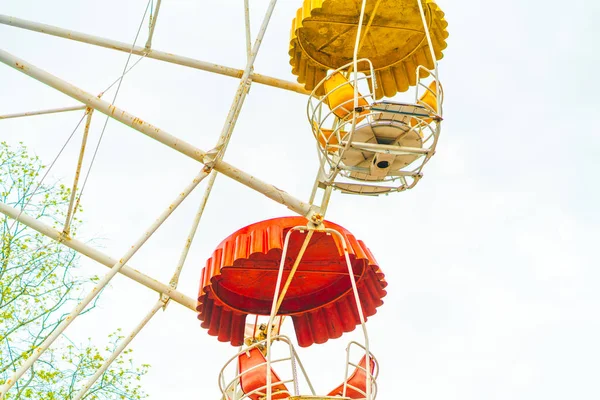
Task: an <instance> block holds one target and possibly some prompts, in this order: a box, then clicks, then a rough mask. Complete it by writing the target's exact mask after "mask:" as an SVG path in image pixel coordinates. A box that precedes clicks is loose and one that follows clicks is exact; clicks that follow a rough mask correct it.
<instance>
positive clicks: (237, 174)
mask: <svg viewBox="0 0 600 400" xmlns="http://www.w3.org/2000/svg"><path fill="white" fill-rule="evenodd" d="M276 3H277V0H271V2H270V4H269V7H268V9H267V12H266V14H265V17H264V20H263V24H262V25H261V28H260V30H259V33H258V35H257V38H256V40H255V43H254V46H253V47H252V48H250V47H249V45H248V62H247V65H246V68H245V69H244V70H243V71H240V70H234V69H231V68H227V67H222V66H218V65H215V64H210V63H204V62H201V61H198V60H192V59H188V58H185V57H181V56H175V55H172V54H168V53H163V52H158V51H154V50H152V49H151V42H152V36H153V33H154V28H155V25H156V18H157V16H158V11H159V9H160V0H159V1H158V2H157V4H156V8H155V12H154V18H153V20H152V21H151V25H150V32H149V36H148V40H147V42H146V47H145V48H144V49H142V48H138V47H135V46H133V47H132V46H129V45H127V44H124V43H119V42H115V41H110V40H107V39H102V38H98V37H93V36H91V35H86V34H82V33H79V32H72V31H68V30H64V29H61V28H57V27H52V26H49V25H44V24H38V23H35V22H31V21H25V20H20V19H18V18H13V17H7V16H0V23H3V24H8V25H13V26H18V27H22V28H24V29H30V30H34V31H38V32H43V33H48V34H52V35H55V36H60V37H65V38H69V39H73V40H79V41H82V42H86V43H90V44H95V45H99V46H104V47H110V48H113V49H116V50H121V51H127V52H130V53H132V54H139V55H143V56H145V57H149V58H156V59H162V60H164V61H168V62H174V63H178V64H182V65H186V66H191V67H193V68H198V69H205V70H208V71H210V72H215V73H220V74H224V75H229V76H234V77H241V80H240V85H239V87H238V91H237V93H236V96H235V97H234V99H233V103H232V106H231V109H230V111H229V115H228V116H227V119H226V121H225V125H224V127H223V130H222V132H221V135H220V137H219V141H218V143H217V147H216V148H215V150H213V151H211V152H209V153H206V152H204V151H202V150H200V149H197V148H195V147H194V146H192V145H190V144H188V143H185V142H183V141H181V140H179V139H178V138H176V137H174V136H172V135H170V134H168V133H166V132H164V131H162V130H160V129H159V128H156V127H154V126H152V125H150V124H148V123H145V122H144V121H142V120H141V119H139V118H137V117H135V116H133V115H131V114H129V113H127V112H125V111H123V110H119V109H117V108H116V107H115V106H114V105H111V104H109V103H107V102H105V101H104V100H102V99H100V96H93V95H92V94H90V93H87V92H85V91H83V90H81V89H79V88H77V87H75V86H73V85H71V84H69V83H67V82H66V81H63V80H61V79H59V78H56V77H54V76H52V75H51V74H49V73H47V72H46V71H44V70H42V69H40V68H37V67H35V66H33V65H31V64H29V63H27V62H26V61H24V60H21V59H18V58H17V57H15V56H13V55H11V54H9V53H7V52H5V51H2V50H0V61H2V62H3V63H5V64H7V65H9V66H12V67H13V68H15V69H16V70H18V71H21V72H24V73H26V74H27V75H29V76H31V77H34V78H35V79H37V80H39V81H41V82H44V83H46V84H49V85H50V86H52V87H54V88H55V89H57V90H59V91H62V92H63V93H65V94H68V95H69V96H71V97H73V98H75V99H77V100H79V101H81V102H82V103H84V104H85V106H76V107H66V108H60V109H50V110H42V111H35V112H29V113H20V114H11V115H5V116H2V119H6V118H16V117H22V116H30V115H41V114H50V113H57V112H66V111H74V110H78V109H84V108H87V111H86V113H87V115H88V120H87V123H86V129H85V132H84V138H83V142H82V149H81V151H80V155H79V160H78V163H77V168H76V177H75V181H74V184H73V195H72V198H71V201H70V206H69V212H68V217H67V220H66V221H65V227H64V230H63V232H58V231H56V230H54V229H52V228H50V227H48V226H46V225H45V224H43V223H41V222H39V221H35V220H34V219H32V218H31V217H29V216H27V215H24V214H22V213H20V212H17V210H14V209H12V208H11V207H9V206H7V205H6V204H0V211H2V212H3V213H5V214H6V215H8V216H10V217H12V218H15V219H16V220H19V221H20V222H22V223H25V224H26V225H28V226H30V227H32V228H34V229H36V230H38V231H39V232H41V233H43V234H46V235H47V236H49V237H51V238H53V239H55V240H59V241H61V242H63V243H65V244H66V245H68V246H69V247H71V248H73V249H75V250H77V251H80V252H82V254H86V255H89V256H91V257H92V258H94V259H96V260H98V261H100V262H102V263H104V264H105V265H112V268H111V270H110V271H109V273H107V274H106V275H105V276H104V277H103V278H102V279H101V280H100V281H99V282H98V284H97V285H96V287H94V289H93V290H92V292H90V293H89V294H88V295H87V296H86V297H85V298H84V300H83V301H82V302H81V303H80V304H78V305H77V307H76V308H75V309H74V310H73V311H72V312H71V314H70V315H69V316H68V317H67V318H66V319H65V320H64V321H63V323H62V324H61V325H59V327H58V328H57V329H56V330H55V331H54V332H53V333H52V335H50V336H49V337H48V338H47V339H46V341H45V342H44V343H43V344H42V345H41V346H40V347H39V348H38V349H36V351H34V352H33V354H32V355H31V356H30V357H29V359H27V360H26V362H25V363H24V364H23V365H22V366H21V367H20V368H19V370H17V372H16V373H15V374H14V375H13V376H12V377H11V379H9V380H8V381H7V382H6V383H5V384H4V385H3V386H2V387H1V388H0V398H3V397H4V395H5V394H6V393H7V392H8V390H10V388H11V387H12V386H13V385H14V384H15V383H16V381H17V380H18V379H19V378H20V377H21V376H22V375H23V374H24V373H25V372H27V370H28V369H29V368H30V367H31V366H32V365H33V363H35V361H36V360H37V359H38V358H39V357H40V356H41V354H42V353H43V352H44V351H45V350H46V349H47V348H48V347H49V346H50V345H51V344H52V343H53V342H54V341H55V340H56V339H57V338H58V337H59V336H60V335H61V334H62V332H64V330H65V329H66V328H67V327H68V326H69V324H70V323H71V322H72V321H73V320H74V319H75V318H76V317H77V316H78V315H79V313H80V312H81V311H82V310H83V309H84V308H85V307H86V305H87V304H89V302H90V301H91V300H92V299H93V298H94V297H95V296H96V295H97V293H98V292H99V291H100V290H101V289H102V288H103V287H104V286H106V284H108V282H109V281H110V280H111V279H112V278H113V277H114V276H115V275H116V274H117V273H120V272H121V273H124V274H126V275H128V276H129V277H131V278H132V279H134V280H136V281H137V282H139V283H142V284H144V285H145V286H148V287H150V288H152V289H154V290H157V291H158V292H159V293H160V294H161V297H160V299H159V301H158V302H157V303H156V304H155V305H154V306H153V307H152V309H151V310H150V312H149V313H148V314H147V315H146V316H145V317H144V318H143V319H142V321H141V322H140V324H139V325H138V326H137V327H136V328H135V329H134V330H133V332H132V333H131V334H130V335H129V336H127V337H126V338H125V340H123V341H122V342H121V343H120V344H119V346H118V347H117V349H116V350H115V351H114V352H113V354H112V355H111V356H110V357H109V358H108V359H107V360H106V362H105V363H104V364H103V366H102V367H101V368H100V369H99V370H98V371H97V372H96V374H95V375H94V376H93V377H91V378H90V379H89V380H88V381H87V382H86V383H85V384H84V387H83V388H82V389H81V390H80V392H79V393H78V394H77V395H76V398H77V399H80V398H82V397H83V396H84V395H85V393H86V392H87V390H89V389H90V388H91V386H92V385H93V383H94V382H95V380H96V379H98V378H99V377H100V376H101V375H102V373H103V372H104V371H105V370H106V369H107V368H108V366H109V365H110V363H111V362H112V361H114V360H115V359H116V358H117V357H118V355H119V354H120V353H121V352H122V351H123V350H124V349H125V348H126V346H127V345H128V344H129V343H130V342H131V340H133V338H134V337H135V336H136V335H137V334H138V333H139V332H140V331H141V329H142V328H143V327H144V326H146V324H147V323H148V322H149V321H150V319H151V318H152V317H153V316H154V315H155V314H156V312H157V311H158V310H159V309H160V308H164V307H165V306H166V305H167V303H168V301H169V300H170V299H174V300H176V301H178V302H179V303H181V304H183V305H185V306H186V307H188V308H191V309H195V301H194V300H192V299H191V298H188V297H187V296H185V295H182V294H180V293H179V292H177V291H176V287H177V282H178V278H179V274H180V273H181V269H182V267H183V264H184V262H185V259H186V256H187V252H188V250H189V246H190V245H191V241H192V240H193V237H194V234H195V231H196V229H197V227H198V224H199V222H200V218H201V216H202V213H203V211H204V208H205V206H206V202H207V200H208V197H209V195H210V191H211V189H212V186H213V184H214V181H215V178H216V173H215V172H213V173H212V174H211V178H210V182H209V185H208V187H207V189H206V191H205V194H204V197H203V199H202V202H201V204H200V208H199V211H198V213H197V215H196V218H195V220H194V221H193V224H192V228H191V232H190V235H189V236H188V238H187V241H186V245H185V246H184V249H183V251H182V255H181V257H180V260H179V263H178V265H177V267H176V270H175V273H174V275H173V278H172V279H171V282H170V284H169V286H166V285H163V284H160V283H159V282H156V281H154V280H153V279H151V278H149V277H146V276H145V275H143V274H141V273H139V272H137V271H135V270H133V269H131V268H129V267H127V266H126V265H125V264H126V262H127V261H128V260H129V258H131V256H133V254H135V252H136V251H137V250H139V248H140V247H141V246H142V245H143V244H144V243H145V242H146V240H147V239H148V238H149V237H150V236H151V235H152V234H153V233H154V231H156V229H158V227H159V226H160V225H161V224H162V222H164V221H165V220H166V219H167V218H168V216H169V215H170V214H171V213H172V212H173V211H174V210H175V209H176V208H177V206H178V205H179V204H181V202H182V201H183V200H184V199H185V197H186V196H187V195H188V194H189V193H190V192H191V191H192V190H193V189H194V188H195V187H196V186H197V185H198V184H199V183H200V182H201V181H202V180H203V179H204V178H206V177H207V176H208V175H209V174H210V173H211V172H212V171H213V170H214V171H218V172H222V173H225V174H226V175H228V176H230V177H232V178H233V179H236V180H238V181H240V182H244V183H245V184H246V185H247V186H249V187H251V188H253V189H255V190H257V191H259V192H261V193H263V194H265V195H267V197H270V198H272V199H274V200H276V201H277V202H279V203H281V204H284V205H287V206H288V207H289V208H290V209H292V210H294V211H296V212H298V213H300V214H301V215H307V216H308V215H312V214H315V208H314V207H311V206H310V205H308V204H306V203H303V202H301V201H299V200H297V199H295V198H293V197H292V196H290V195H288V194H287V193H285V192H283V191H281V190H279V189H277V188H275V187H274V186H272V185H269V184H267V183H264V182H262V181H260V180H258V179H256V178H255V177H253V176H251V175H249V174H246V173H244V172H243V171H241V170H239V169H237V168H235V167H232V166H230V165H229V164H227V163H224V162H223V161H221V158H222V157H223V155H224V153H225V150H226V148H227V145H228V143H229V140H230V138H231V133H232V131H233V128H234V126H235V122H236V121H237V118H238V116H239V113H240V110H241V107H242V105H243V102H244V99H245V96H246V94H247V92H248V89H249V86H250V84H251V82H252V81H256V82H259V83H263V84H268V85H271V86H275V87H279V88H282V89H286V90H293V91H296V92H299V93H306V91H305V90H304V89H303V88H300V87H299V85H297V84H293V83H290V82H286V81H281V80H278V79H275V78H270V77H264V76H261V75H258V74H253V73H252V71H253V65H254V60H255V59H256V55H257V53H258V50H259V48H260V44H261V43H262V39H263V37H264V34H265V32H266V29H267V26H268V24H269V21H270V18H271V15H272V12H273V9H274V7H275V4H276ZM245 17H246V18H245V23H246V35H247V38H246V39H247V43H250V27H249V23H250V19H249V8H248V3H247V2H246V13H245ZM93 110H99V111H100V112H102V113H104V114H106V115H108V116H109V117H113V118H115V119H117V120H119V121H121V122H124V123H126V124H127V125H129V126H131V127H133V128H134V129H136V130H138V131H140V132H142V133H145V134H146V135H148V136H150V137H152V138H154V139H156V140H158V141H160V142H162V143H164V144H167V145H168V146H170V147H172V148H175V149H176V150H178V151H180V152H182V153H183V154H185V155H187V156H189V157H191V158H193V159H195V160H197V161H200V162H201V163H203V164H205V166H204V168H203V169H202V171H201V172H200V174H199V175H198V176H197V177H196V178H195V179H194V180H193V182H192V183H191V184H190V185H189V186H188V187H187V188H186V189H185V190H184V191H183V192H182V193H181V194H180V195H179V196H178V197H177V199H176V200H175V202H174V203H173V204H171V205H170V206H169V208H168V209H167V210H166V211H165V212H164V213H163V214H162V215H161V217H160V218H159V219H158V220H157V221H156V222H155V223H154V224H153V225H152V226H151V228H150V229H149V230H148V231H147V232H146V233H144V235H143V236H142V238H140V240H138V241H137V242H136V243H135V244H134V246H132V248H131V249H130V250H129V251H128V252H127V254H126V255H125V256H124V257H122V258H121V259H120V260H119V261H118V262H113V261H114V260H112V259H110V258H109V257H108V256H105V255H103V254H101V253H100V252H98V251H96V250H94V249H91V248H89V247H88V246H86V245H84V244H83V243H80V242H78V241H76V240H74V239H72V238H70V237H69V235H68V233H69V224H70V218H71V215H72V212H74V208H73V203H74V200H75V193H76V189H77V183H78V178H79V173H80V171H81V162H82V158H83V154H84V150H85V144H86V139H87V132H88V131H89V124H90V122H91V115H92V111H93ZM115 114H116V115H115ZM152 131H154V132H152Z"/></svg>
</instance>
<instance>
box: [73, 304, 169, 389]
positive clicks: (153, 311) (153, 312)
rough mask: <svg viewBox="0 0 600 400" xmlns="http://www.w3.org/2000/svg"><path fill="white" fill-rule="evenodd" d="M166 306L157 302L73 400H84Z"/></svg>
mask: <svg viewBox="0 0 600 400" xmlns="http://www.w3.org/2000/svg"><path fill="white" fill-rule="evenodd" d="M164 305H165V303H164V302H163V301H162V300H158V301H157V302H156V304H154V306H152V308H151V309H150V311H149V312H148V314H146V316H145V317H144V319H142V321H141V322H140V323H139V324H138V325H137V326H136V327H135V328H134V329H133V331H131V333H130V334H129V335H128V336H126V337H125V338H124V339H123V340H121V343H119V345H118V346H117V348H116V349H115V350H114V351H113V352H112V354H111V355H110V356H109V357H108V358H107V359H106V360H105V361H104V364H102V366H101V367H100V368H98V370H97V371H96V373H95V374H94V375H92V376H91V377H90V378H89V379H88V380H87V381H86V382H85V383H84V384H83V387H82V388H81V390H80V391H79V392H78V393H77V394H76V395H75V397H73V399H72V400H81V399H82V398H83V396H84V395H85V394H86V393H87V391H88V390H90V388H91V387H92V385H93V384H94V383H95V382H96V381H97V380H98V378H100V377H101V376H102V374H104V372H106V370H107V369H108V367H109V366H110V365H111V364H112V363H113V361H115V360H116V359H117V357H119V355H120V354H121V353H122V352H123V350H125V348H126V347H127V346H129V343H131V341H132V340H133V339H134V338H135V337H136V336H137V334H138V333H140V331H141V330H142V329H143V328H144V327H145V326H146V324H147V323H148V322H149V321H150V320H151V319H152V317H154V316H155V315H156V313H157V311H158V310H160V309H161V308H162V307H163V306H164Z"/></svg>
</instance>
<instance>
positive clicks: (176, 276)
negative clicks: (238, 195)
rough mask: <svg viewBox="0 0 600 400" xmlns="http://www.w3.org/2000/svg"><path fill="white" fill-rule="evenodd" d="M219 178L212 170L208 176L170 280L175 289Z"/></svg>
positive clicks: (170, 284)
mask: <svg viewBox="0 0 600 400" xmlns="http://www.w3.org/2000/svg"><path fill="white" fill-rule="evenodd" d="M216 178H217V173H216V172H214V171H213V172H211V174H210V177H209V178H208V185H207V186H206V189H205V190H204V195H203V196H202V200H201V201H200V207H199V208H198V212H197V213H196V216H195V217H194V221H192V226H191V227H190V233H189V234H188V237H187V239H186V241H185V246H184V247H183V250H182V251H181V255H180V256H179V261H178V262H177V267H175V272H174V273H173V277H171V280H170V281H169V286H171V287H172V288H173V289H175V288H177V284H178V283H179V276H180V275H181V271H182V269H183V265H184V264H185V260H186V259H187V255H188V253H189V251H190V247H191V246H192V242H193V241H194V236H196V231H197V230H198V225H200V220H201V219H202V214H204V208H205V207H206V203H207V202H208V197H209V196H210V191H211V189H212V187H213V185H214V184H215V179H216Z"/></svg>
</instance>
